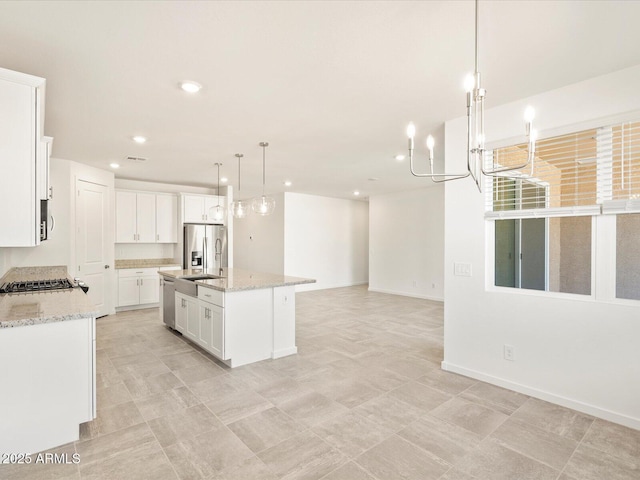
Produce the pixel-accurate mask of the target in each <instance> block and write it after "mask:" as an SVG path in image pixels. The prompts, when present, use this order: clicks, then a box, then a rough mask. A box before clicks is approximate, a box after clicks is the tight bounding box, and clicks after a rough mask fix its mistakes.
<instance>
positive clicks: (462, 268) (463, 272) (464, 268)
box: [453, 262, 471, 277]
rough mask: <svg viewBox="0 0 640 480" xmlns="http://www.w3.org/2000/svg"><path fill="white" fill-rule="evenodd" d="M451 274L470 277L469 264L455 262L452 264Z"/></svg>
mask: <svg viewBox="0 0 640 480" xmlns="http://www.w3.org/2000/svg"><path fill="white" fill-rule="evenodd" d="M453 274H454V275H455V276H457V277H470V276H471V264H470V263H460V262H455V263H454V264H453Z"/></svg>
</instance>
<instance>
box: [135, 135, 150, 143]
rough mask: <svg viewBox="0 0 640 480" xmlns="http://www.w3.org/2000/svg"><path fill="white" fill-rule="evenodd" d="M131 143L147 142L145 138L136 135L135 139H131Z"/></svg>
mask: <svg viewBox="0 0 640 480" xmlns="http://www.w3.org/2000/svg"><path fill="white" fill-rule="evenodd" d="M133 141H134V142H136V143H144V142H146V141H147V137H143V136H141V135H136V136H135V137H133Z"/></svg>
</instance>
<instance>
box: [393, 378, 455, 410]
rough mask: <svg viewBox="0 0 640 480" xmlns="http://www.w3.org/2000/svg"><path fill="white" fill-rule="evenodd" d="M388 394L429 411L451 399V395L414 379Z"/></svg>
mask: <svg viewBox="0 0 640 480" xmlns="http://www.w3.org/2000/svg"><path fill="white" fill-rule="evenodd" d="M388 395H389V396H390V397H394V398H397V399H398V400H402V401H403V402H405V403H408V404H409V405H413V406H414V407H417V408H420V409H422V410H424V411H425V412H429V411H431V410H433V409H434V408H436V407H438V406H440V405H442V404H443V403H445V402H446V401H448V400H449V399H451V395H448V394H446V393H443V392H441V391H440V390H435V389H433V388H431V387H427V386H426V385H423V384H421V383H418V382H413V381H412V382H409V383H405V384H404V385H402V386H400V387H398V388H396V389H395V390H391V391H390V392H389V394H388Z"/></svg>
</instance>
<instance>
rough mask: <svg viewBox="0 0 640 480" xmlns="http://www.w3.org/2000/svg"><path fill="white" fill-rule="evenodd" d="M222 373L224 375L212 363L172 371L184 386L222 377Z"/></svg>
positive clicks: (220, 369) (221, 370)
mask: <svg viewBox="0 0 640 480" xmlns="http://www.w3.org/2000/svg"><path fill="white" fill-rule="evenodd" d="M224 373H226V372H225V370H223V369H222V368H220V367H219V366H218V365H216V364H215V363H213V362H211V363H202V364H198V365H190V366H188V367H183V368H179V369H177V370H174V371H173V374H174V375H175V376H176V377H178V378H179V379H180V380H181V381H182V382H183V383H184V384H185V385H193V384H194V383H197V382H201V381H202V380H207V379H209V378H213V377H216V376H218V375H223V374H224Z"/></svg>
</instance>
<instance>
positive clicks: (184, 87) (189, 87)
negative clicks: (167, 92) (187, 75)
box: [180, 81, 202, 93]
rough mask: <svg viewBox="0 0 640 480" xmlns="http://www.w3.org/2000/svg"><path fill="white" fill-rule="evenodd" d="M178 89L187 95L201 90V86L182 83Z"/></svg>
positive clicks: (193, 83)
mask: <svg viewBox="0 0 640 480" xmlns="http://www.w3.org/2000/svg"><path fill="white" fill-rule="evenodd" d="M180 88H181V89H182V90H184V91H185V92H187V93H198V92H199V91H200V89H202V85H200V84H199V83H196V82H191V81H188V82H182V83H181V84H180Z"/></svg>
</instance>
